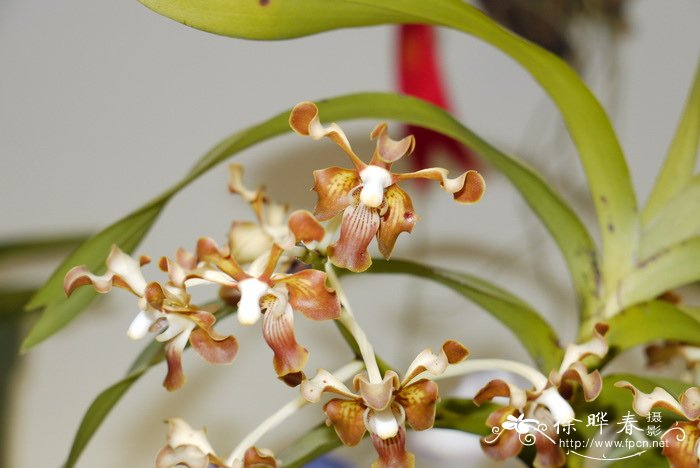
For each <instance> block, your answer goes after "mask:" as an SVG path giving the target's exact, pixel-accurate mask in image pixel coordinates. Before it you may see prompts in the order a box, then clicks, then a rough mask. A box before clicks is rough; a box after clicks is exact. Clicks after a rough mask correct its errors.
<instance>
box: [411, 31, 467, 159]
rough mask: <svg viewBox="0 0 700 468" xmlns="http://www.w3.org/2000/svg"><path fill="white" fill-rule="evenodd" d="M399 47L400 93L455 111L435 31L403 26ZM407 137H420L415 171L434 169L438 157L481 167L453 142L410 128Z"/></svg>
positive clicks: (441, 135)
mask: <svg viewBox="0 0 700 468" xmlns="http://www.w3.org/2000/svg"><path fill="white" fill-rule="evenodd" d="M398 47H399V50H398V74H399V76H398V79H399V83H398V84H399V90H400V91H401V92H402V93H404V94H409V95H411V96H415V97H418V98H421V99H424V100H426V101H429V102H431V103H433V104H435V105H438V106H440V107H442V108H443V109H446V110H451V109H450V104H449V99H448V98H447V94H446V91H445V86H444V82H443V79H442V74H441V72H440V67H439V64H438V61H439V59H438V56H437V46H436V43H435V29H434V28H433V27H432V26H427V25H424V24H405V25H401V26H399V45H398ZM406 133H407V134H413V135H414V136H415V137H416V149H415V150H414V152H413V154H412V155H411V157H410V158H409V159H408V160H409V161H411V164H412V165H413V166H414V168H415V169H423V168H426V167H430V166H433V165H434V164H433V163H432V162H431V159H432V157H433V156H434V155H435V154H437V153H442V154H445V155H447V156H449V157H450V158H451V159H453V160H454V161H455V162H457V163H458V164H459V166H460V167H463V168H469V169H474V167H475V166H477V163H476V158H475V155H474V153H473V152H472V151H470V150H469V149H468V148H467V147H465V146H464V145H462V144H461V143H460V142H458V141H456V140H453V139H452V138H449V137H446V136H444V135H443V134H441V133H437V132H434V131H432V130H428V129H426V128H423V127H417V126H414V125H407V126H406Z"/></svg>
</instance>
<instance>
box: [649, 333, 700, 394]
mask: <svg viewBox="0 0 700 468" xmlns="http://www.w3.org/2000/svg"><path fill="white" fill-rule="evenodd" d="M645 353H646V356H647V365H648V366H649V367H652V368H659V367H663V366H666V365H670V364H671V363H672V362H673V361H674V360H676V358H678V359H679V360H680V361H682V362H683V363H684V364H685V372H683V374H682V375H681V379H682V380H683V381H684V382H689V383H691V384H693V385H700V347H699V346H694V345H691V344H688V343H682V342H679V341H664V342H662V343H659V344H652V345H649V346H647V348H646V349H645Z"/></svg>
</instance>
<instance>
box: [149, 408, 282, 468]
mask: <svg viewBox="0 0 700 468" xmlns="http://www.w3.org/2000/svg"><path fill="white" fill-rule="evenodd" d="M166 422H167V423H168V426H169V430H168V437H167V442H166V444H165V446H164V447H163V448H162V449H160V451H159V452H158V455H157V456H156V468H175V467H182V466H185V467H187V468H264V467H269V468H277V466H278V463H277V460H276V459H275V456H274V455H273V454H272V452H270V451H269V450H266V449H258V448H256V447H250V448H249V449H248V450H247V451H246V452H245V455H244V457H243V460H234V461H233V464H230V465H229V464H226V462H225V461H223V460H222V459H221V458H219V457H217V456H216V454H215V453H214V449H212V447H211V444H210V443H209V440H208V439H207V435H206V431H205V430H204V429H200V430H198V431H195V430H194V429H192V428H191V427H190V425H189V424H187V423H186V422H185V421H183V420H182V419H179V418H172V419H169V420H167V421H166Z"/></svg>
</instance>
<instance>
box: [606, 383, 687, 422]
mask: <svg viewBox="0 0 700 468" xmlns="http://www.w3.org/2000/svg"><path fill="white" fill-rule="evenodd" d="M615 386H616V387H618V388H626V389H628V390H629V391H631V392H632V409H634V412H635V413H637V414H638V415H640V416H647V415H648V414H649V413H650V412H651V409H652V408H664V409H667V410H669V411H673V412H674V413H676V414H679V415H681V416H683V417H685V418H688V419H694V418H691V417H690V416H695V417H697V416H698V415H697V414H696V412H695V411H694V410H693V409H692V408H693V405H692V404H688V403H686V408H687V409H689V410H690V413H691V414H687V413H686V408H684V407H683V405H681V404H680V403H679V402H678V400H676V399H675V398H674V397H673V396H672V395H671V394H670V393H668V392H667V391H666V390H664V389H663V388H661V387H656V388H654V390H652V391H651V393H644V392H642V391H641V390H639V389H637V388H636V387H635V386H634V385H632V384H631V383H629V382H627V381H626V380H621V381H619V382H616V383H615ZM691 389H692V388H691ZM691 389H688V390H686V394H687V393H688V391H690V390H691ZM693 394H695V397H696V398H697V388H696V390H695V391H694V392H691V393H690V394H689V395H690V399H691V400H692V399H693ZM686 398H688V397H686Z"/></svg>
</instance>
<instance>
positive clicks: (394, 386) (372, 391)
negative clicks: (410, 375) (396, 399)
mask: <svg viewBox="0 0 700 468" xmlns="http://www.w3.org/2000/svg"><path fill="white" fill-rule="evenodd" d="M353 385H354V387H355V390H357V391H358V392H359V394H360V396H361V397H362V400H363V401H364V402H365V404H366V405H367V406H369V407H370V408H372V409H373V410H375V411H383V410H384V409H386V408H387V407H388V406H389V405H390V404H391V400H392V397H393V394H394V390H398V388H399V376H398V375H396V372H394V371H387V372H386V374H384V379H383V380H382V381H381V382H377V383H372V382H370V381H369V379H368V378H367V374H366V373H364V372H363V373H361V374H357V375H356V376H355V378H354V379H353Z"/></svg>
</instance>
